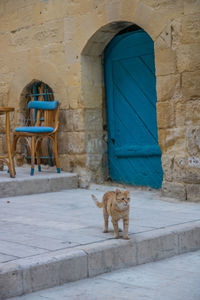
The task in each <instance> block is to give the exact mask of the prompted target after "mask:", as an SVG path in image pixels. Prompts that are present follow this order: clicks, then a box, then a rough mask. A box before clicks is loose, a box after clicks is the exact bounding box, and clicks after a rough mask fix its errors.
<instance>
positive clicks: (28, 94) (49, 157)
mask: <svg viewBox="0 0 200 300" xmlns="http://www.w3.org/2000/svg"><path fill="white" fill-rule="evenodd" d="M29 101H54V93H53V90H52V88H51V87H49V86H48V85H47V84H46V83H44V82H42V81H40V80H32V81H31V82H30V83H29V84H28V85H27V86H26V87H25V88H24V89H23V92H22V95H21V106H22V111H23V125H25V126H33V125H34V123H35V121H36V114H37V112H36V111H33V110H29V109H28V102H29ZM40 121H41V122H42V121H43V116H41V119H40ZM52 147H53V146H52V143H51V141H50V140H49V139H44V140H43V142H42V147H41V154H40V155H41V156H40V158H41V162H42V164H49V165H50V166H53V165H55V162H54V157H53V151H52ZM22 156H23V157H24V159H25V161H26V162H27V163H30V160H31V157H30V153H29V148H28V147H27V144H26V143H24V142H23V144H22Z"/></svg>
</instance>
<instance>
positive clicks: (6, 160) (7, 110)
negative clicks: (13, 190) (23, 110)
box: [0, 107, 16, 177]
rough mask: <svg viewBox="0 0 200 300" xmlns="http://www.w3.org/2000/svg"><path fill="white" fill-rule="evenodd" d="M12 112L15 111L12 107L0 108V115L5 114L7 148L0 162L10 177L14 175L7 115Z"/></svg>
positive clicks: (8, 117) (0, 157) (0, 156)
mask: <svg viewBox="0 0 200 300" xmlns="http://www.w3.org/2000/svg"><path fill="white" fill-rule="evenodd" d="M14 110H15V109H14V108H13V107H0V114H3V113H5V114H6V142H7V148H8V153H7V154H5V155H1V154H0V161H3V162H4V163H5V164H6V165H7V166H8V169H9V172H10V177H15V174H16V173H15V166H14V162H13V158H12V153H11V145H10V116H9V113H10V112H11V111H14Z"/></svg>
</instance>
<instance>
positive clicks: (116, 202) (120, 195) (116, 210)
mask: <svg viewBox="0 0 200 300" xmlns="http://www.w3.org/2000/svg"><path fill="white" fill-rule="evenodd" d="M91 196H92V198H93V200H94V202H95V204H96V205H97V206H98V207H102V208H103V216H104V231H103V232H108V218H109V216H110V217H111V219H112V223H113V227H114V237H115V238H119V228H118V221H119V220H120V219H123V227H124V231H123V238H124V239H128V225H129V203H130V194H129V191H121V190H119V189H116V191H115V192H114V191H110V192H107V193H105V194H104V195H103V199H102V202H99V201H98V200H97V198H96V197H95V196H94V195H91Z"/></svg>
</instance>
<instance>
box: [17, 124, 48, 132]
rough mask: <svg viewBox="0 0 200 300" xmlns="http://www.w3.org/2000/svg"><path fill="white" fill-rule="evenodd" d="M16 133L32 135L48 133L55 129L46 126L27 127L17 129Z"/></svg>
mask: <svg viewBox="0 0 200 300" xmlns="http://www.w3.org/2000/svg"><path fill="white" fill-rule="evenodd" d="M15 131H16V132H31V133H43V132H44V133H48V132H52V131H54V128H53V127H46V126H27V127H17V128H15Z"/></svg>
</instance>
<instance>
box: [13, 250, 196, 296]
mask: <svg viewBox="0 0 200 300" xmlns="http://www.w3.org/2000/svg"><path fill="white" fill-rule="evenodd" d="M199 279H200V251H194V252H190V253H185V254H182V255H178V256H174V257H171V258H167V259H164V260H161V261H157V262H153V263H147V264H143V265H140V266H135V267H132V268H124V269H122V270H117V271H113V272H111V273H105V274H102V275H99V276H95V277H94V278H88V279H84V280H79V281H76V282H72V283H67V284H64V285H62V286H59V287H54V288H50V289H45V290H43V291H38V292H35V293H31V294H29V295H24V296H19V297H16V298H10V300H45V299H46V300H47V299H49V300H50V299H54V300H55V299H56V300H64V299H65V300H66V299H71V300H75V299H76V300H77V299H87V300H94V299H95V300H110V299H115V300H124V299H128V300H130V299H134V300H144V299H146V300H147V299H148V300H156V299H159V300H178V299H179V300H180V299H181V300H195V299H196V300H199V299H200V284H199Z"/></svg>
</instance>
